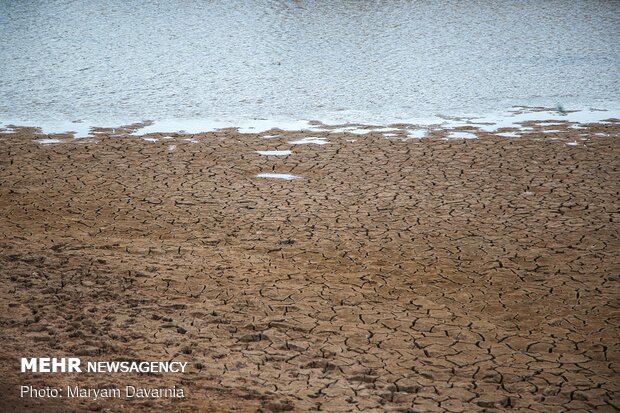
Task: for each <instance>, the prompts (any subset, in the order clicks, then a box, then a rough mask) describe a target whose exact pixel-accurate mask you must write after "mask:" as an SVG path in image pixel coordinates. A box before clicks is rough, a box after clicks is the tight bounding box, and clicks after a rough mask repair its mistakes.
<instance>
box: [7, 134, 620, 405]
mask: <svg viewBox="0 0 620 413" xmlns="http://www.w3.org/2000/svg"><path fill="white" fill-rule="evenodd" d="M601 132H604V133H605V134H606V136H598V135H596V134H597V133H599V134H601ZM443 133H444V132H443V131H436V132H434V133H433V135H432V138H430V139H423V140H409V141H401V140H398V139H391V140H390V139H386V138H385V137H384V136H382V135H381V134H378V133H372V134H369V135H366V136H354V135H346V134H333V135H330V136H327V135H326V134H320V133H313V134H312V136H325V137H327V138H328V140H329V141H330V142H331V143H330V144H328V145H321V146H319V145H296V146H292V145H290V144H288V143H287V141H289V140H291V139H290V138H292V137H303V136H309V135H308V134H307V133H303V132H296V133H293V132H288V133H285V134H282V135H281V137H280V138H275V139H262V138H261V137H260V136H257V135H240V134H237V133H235V132H234V131H230V130H229V131H222V132H218V133H207V134H202V135H195V136H193V138H194V139H195V140H196V141H197V143H193V142H190V141H188V140H184V139H186V138H189V136H182V135H173V136H174V138H173V139H162V140H159V141H157V142H147V141H144V140H142V139H139V138H135V137H129V136H125V137H123V136H120V137H114V136H106V134H105V133H102V134H100V137H99V138H97V139H96V140H95V139H89V140H80V141H78V142H68V140H67V142H64V143H60V144H55V145H41V144H39V143H35V142H33V139H34V135H33V131H32V130H28V129H22V130H18V131H17V132H15V133H8V132H7V133H0V229H1V230H0V277H1V278H0V282H1V283H2V287H1V288H0V308H1V309H2V311H1V313H0V317H1V318H0V325H1V330H0V334H1V335H0V345H1V346H2V351H1V352H0V358H1V362H0V385H1V386H2V387H1V388H0V390H1V394H2V400H1V401H0V410H1V411H14V412H18V411H37V410H38V411H97V410H98V411H188V412H194V411H196V412H197V411H200V412H203V411H206V412H209V411H211V412H220V411H222V412H223V411H237V412H256V411H262V412H280V411H298V412H306V411H313V410H321V411H328V412H353V411H369V412H383V411H395V412H414V411H420V412H432V411H451V412H462V411H467V412H471V411H502V410H506V411H544V412H555V411H558V412H559V411H566V410H573V409H575V410H581V411H597V412H598V411H601V412H603V411H617V409H618V408H620V400H619V398H618V394H620V393H619V389H620V382H619V379H618V377H620V376H619V374H618V373H619V372H618V369H619V368H620V366H619V364H618V361H619V358H620V353H619V351H620V345H619V338H620V337H619V330H620V327H619V325H620V317H619V316H618V304H619V300H618V299H619V297H620V295H619V290H620V288H619V281H620V259H619V256H620V254H619V251H620V245H619V240H618V234H619V231H618V230H619V228H618V219H619V217H618V207H619V199H620V197H619V193H620V185H619V182H620V176H619V166H620V165H619V163H620V144H619V141H618V139H619V137H620V124H619V123H608V124H596V125H589V127H588V128H587V129H583V130H574V129H570V130H569V129H563V131H562V132H560V133H552V134H548V133H544V132H543V131H541V130H537V131H534V132H533V133H531V134H529V135H528V136H527V137H524V138H519V139H508V138H499V137H497V136H493V135H491V134H485V133H479V136H480V138H481V139H479V140H474V141H442V140H440V139H438V138H440V137H441V136H442V134H443ZM271 134H273V131H271ZM583 137H587V139H586V140H578V139H579V138H583ZM549 138H557V139H549ZM352 139H356V141H355V142H350V140H352ZM576 139H577V142H578V145H576V146H569V145H567V144H566V143H567V142H569V141H573V140H576ZM170 145H176V148H174V150H170V148H169V146H170ZM265 149H292V150H293V154H292V155H290V156H288V157H271V156H261V155H258V154H256V153H255V151H256V150H265ZM259 172H280V173H291V174H295V175H298V176H300V178H299V179H295V180H292V181H282V180H275V179H265V178H257V177H256V176H255V175H256V174H257V173H259ZM34 356H58V357H61V356H79V357H81V358H82V359H83V360H115V359H132V360H133V359H136V360H170V359H175V360H183V361H189V362H190V365H191V366H192V367H191V372H190V373H188V374H176V375H141V376H139V375H136V376H133V375H112V374H107V375H92V374H80V375H75V374H50V375H45V374H39V375H36V374H35V375H33V374H22V373H20V372H19V358H20V357H34ZM78 383H79V384H82V385H84V386H91V387H106V386H124V385H125V384H134V385H137V386H145V387H170V386H173V385H176V386H180V387H183V388H184V389H185V392H186V394H187V397H186V398H185V399H181V400H177V399H149V400H124V399H107V400H97V401H93V400H89V399H70V400H62V401H60V400H49V399H20V398H19V397H18V387H17V386H19V385H21V384H33V385H35V386H46V385H47V386H61V385H66V384H78Z"/></svg>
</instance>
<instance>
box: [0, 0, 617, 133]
mask: <svg viewBox="0 0 620 413" xmlns="http://www.w3.org/2000/svg"><path fill="white" fill-rule="evenodd" d="M614 50H620V2H617V1H609V2H604V1H589V0H587V1H586V0H582V1H578V0H575V1H570V2H566V1H560V0H557V1H545V2H540V1H536V0H530V1H521V0H513V1H510V0H507V1H486V2H468V3H467V4H466V5H465V4H463V3H459V2H451V3H450V4H447V3H446V2H440V1H414V0H410V1H405V0H395V1H353V0H340V1H331V2H319V1H297V2H291V1H284V0H282V1H275V0H248V1H244V2H229V1H224V0H214V1H210V2H193V1H180V0H178V1H167V2H141V1H140V2H139V1H137V0H123V1H120V0H106V1H103V0H99V1H88V2H83V1H78V0H46V1H42V0H39V1H28V2H24V1H21V0H2V1H0V96H1V97H2V99H0V123H5V124H6V123H8V122H19V123H22V124H32V125H45V126H48V127H49V128H50V130H51V129H55V130H56V131H60V130H76V131H78V134H80V132H79V131H82V130H86V132H87V131H88V127H89V126H92V125H99V126H118V125H120V124H122V123H130V122H135V121H140V120H146V119H150V120H156V121H167V123H159V124H156V126H155V127H156V128H157V127H160V128H161V130H164V129H166V130H182V129H185V128H186V125H190V127H191V125H192V122H194V123H193V125H194V126H196V127H197V128H198V129H205V128H208V125H211V128H215V127H223V126H225V125H230V124H234V125H243V124H246V123H248V122H249V124H256V123H257V122H259V121H262V122H263V124H262V126H259V129H261V128H262V129H267V127H266V126H267V125H269V124H270V122H275V121H279V122H280V124H281V123H282V122H285V124H287V125H289V126H291V127H293V128H298V127H295V126H296V125H297V126H299V124H297V123H295V121H299V120H310V119H317V120H322V121H325V122H332V123H337V122H340V123H343V122H347V121H358V122H364V123H374V124H379V125H385V124H388V123H390V122H397V121H402V120H410V119H421V118H432V117H435V116H437V115H462V114H488V113H494V112H497V111H503V110H506V109H508V108H510V107H511V106H513V105H528V106H535V105H542V106H547V107H554V106H555V105H556V104H562V105H563V106H564V107H566V108H575V109H587V108H589V107H598V108H608V109H614V111H615V112H614V113H618V108H620V103H619V102H618V98H617V96H618V95H619V91H620V75H619V71H618V68H619V67H620V54H618V53H616V52H613V51H614ZM76 120H80V121H82V122H81V123H71V122H72V121H76ZM174 122H176V126H175V127H172V126H170V125H171V124H174ZM286 122H289V123H286ZM291 122H292V123H291ZM166 125H168V126H167V127H165V126H166ZM252 127H253V126H251V127H250V129H248V131H249V132H252V129H251V128H252ZM255 130H258V129H255Z"/></svg>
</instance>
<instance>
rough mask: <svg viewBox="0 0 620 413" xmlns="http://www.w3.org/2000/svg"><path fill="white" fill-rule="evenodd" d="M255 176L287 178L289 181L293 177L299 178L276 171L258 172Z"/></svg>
mask: <svg viewBox="0 0 620 413" xmlns="http://www.w3.org/2000/svg"><path fill="white" fill-rule="evenodd" d="M256 176H257V177H259V178H273V179H284V180H287V181H291V180H293V179H297V178H299V177H298V176H297V175H291V174H278V173H272V172H265V173H260V174H257V175H256Z"/></svg>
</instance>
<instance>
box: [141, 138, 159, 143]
mask: <svg viewBox="0 0 620 413" xmlns="http://www.w3.org/2000/svg"><path fill="white" fill-rule="evenodd" d="M142 139H143V140H145V141H147V142H157V141H158V140H159V139H157V138H142Z"/></svg>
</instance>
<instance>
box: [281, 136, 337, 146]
mask: <svg viewBox="0 0 620 413" xmlns="http://www.w3.org/2000/svg"><path fill="white" fill-rule="evenodd" d="M289 143H290V144H291V145H308V144H312V145H327V144H328V143H329V142H328V141H327V140H325V138H317V137H314V136H310V137H308V138H301V139H297V140H296V141H289Z"/></svg>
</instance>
